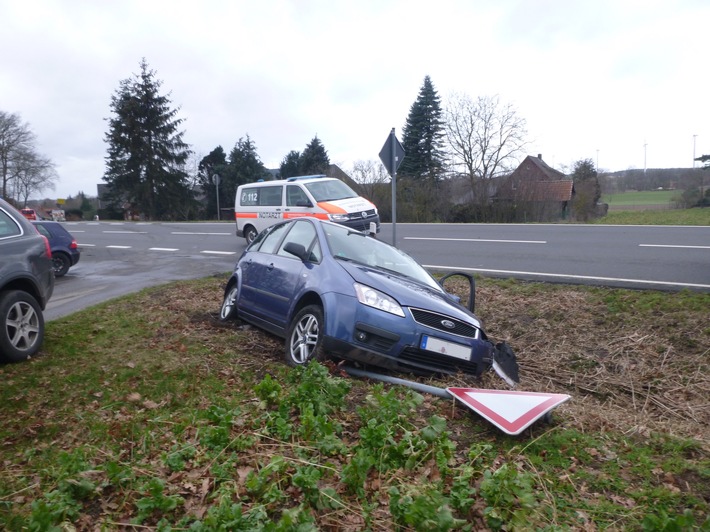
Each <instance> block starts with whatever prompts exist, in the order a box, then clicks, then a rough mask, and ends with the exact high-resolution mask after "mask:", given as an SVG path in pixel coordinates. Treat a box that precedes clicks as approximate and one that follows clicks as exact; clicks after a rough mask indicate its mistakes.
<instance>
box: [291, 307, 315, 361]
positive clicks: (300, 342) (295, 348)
mask: <svg viewBox="0 0 710 532" xmlns="http://www.w3.org/2000/svg"><path fill="white" fill-rule="evenodd" d="M317 343H318V320H317V319H316V317H315V316H313V315H311V314H309V315H307V316H304V317H303V318H302V319H301V321H299V322H298V324H297V325H296V328H295V329H294V330H293V335H292V336H291V358H293V360H294V362H296V363H297V364H305V363H306V362H308V361H309V360H310V358H311V357H312V356H313V353H314V352H315V349H316V344H317Z"/></svg>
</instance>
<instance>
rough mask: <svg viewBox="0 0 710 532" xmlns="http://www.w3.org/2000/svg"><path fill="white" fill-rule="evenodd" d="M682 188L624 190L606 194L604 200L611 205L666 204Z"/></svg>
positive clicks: (677, 195) (678, 194) (677, 194)
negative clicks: (639, 190)
mask: <svg viewBox="0 0 710 532" xmlns="http://www.w3.org/2000/svg"><path fill="white" fill-rule="evenodd" d="M682 193H683V191H682V190H645V191H641V192H636V191H633V192H622V193H619V194H604V195H603V196H602V201H603V202H604V203H608V204H609V207H623V206H638V205H654V206H655V205H666V204H668V203H670V202H671V201H672V200H673V199H674V198H676V197H679V196H680V195H681V194H682Z"/></svg>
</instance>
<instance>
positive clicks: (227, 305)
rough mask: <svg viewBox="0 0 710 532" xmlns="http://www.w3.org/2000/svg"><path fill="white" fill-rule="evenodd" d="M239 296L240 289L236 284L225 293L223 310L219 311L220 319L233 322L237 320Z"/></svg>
mask: <svg viewBox="0 0 710 532" xmlns="http://www.w3.org/2000/svg"><path fill="white" fill-rule="evenodd" d="M238 295H239V287H237V283H234V284H233V285H232V286H231V287H229V288H228V289H227V290H226V291H225V292H224V301H222V308H221V310H220V311H219V319H220V320H221V321H231V320H235V319H237V296H238Z"/></svg>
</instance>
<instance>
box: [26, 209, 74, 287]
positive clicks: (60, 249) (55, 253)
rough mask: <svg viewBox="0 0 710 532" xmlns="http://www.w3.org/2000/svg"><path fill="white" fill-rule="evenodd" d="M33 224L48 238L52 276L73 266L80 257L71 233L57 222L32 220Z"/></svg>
mask: <svg viewBox="0 0 710 532" xmlns="http://www.w3.org/2000/svg"><path fill="white" fill-rule="evenodd" d="M32 223H33V224H34V226H35V227H36V228H37V231H39V233H40V234H41V235H44V236H45V237H47V240H49V247H50V248H51V249H52V267H53V268H54V276H55V277H62V276H63V275H66V273H67V272H68V271H69V268H71V267H72V266H75V265H76V263H77V262H79V259H80V258H81V251H80V250H79V245H78V244H77V242H76V239H75V238H74V237H73V236H72V234H71V233H70V232H69V231H67V230H66V229H65V228H64V226H63V225H62V224H61V223H59V222H50V221H33V222H32Z"/></svg>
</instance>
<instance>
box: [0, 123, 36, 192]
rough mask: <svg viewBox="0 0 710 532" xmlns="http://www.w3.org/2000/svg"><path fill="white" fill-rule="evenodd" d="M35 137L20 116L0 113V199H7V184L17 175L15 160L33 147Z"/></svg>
mask: <svg viewBox="0 0 710 532" xmlns="http://www.w3.org/2000/svg"><path fill="white" fill-rule="evenodd" d="M34 142H35V135H34V133H32V131H31V130H30V127H29V125H28V124H23V123H22V121H21V120H20V115H18V114H15V113H12V114H11V113H6V112H5V111H0V185H1V186H0V197H3V198H7V197H8V184H9V183H10V182H11V181H12V178H13V176H14V175H15V174H16V173H17V172H16V169H15V168H14V165H15V162H16V160H17V159H18V158H19V157H21V156H22V153H23V152H26V151H27V150H31V149H32V147H33V146H34Z"/></svg>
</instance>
